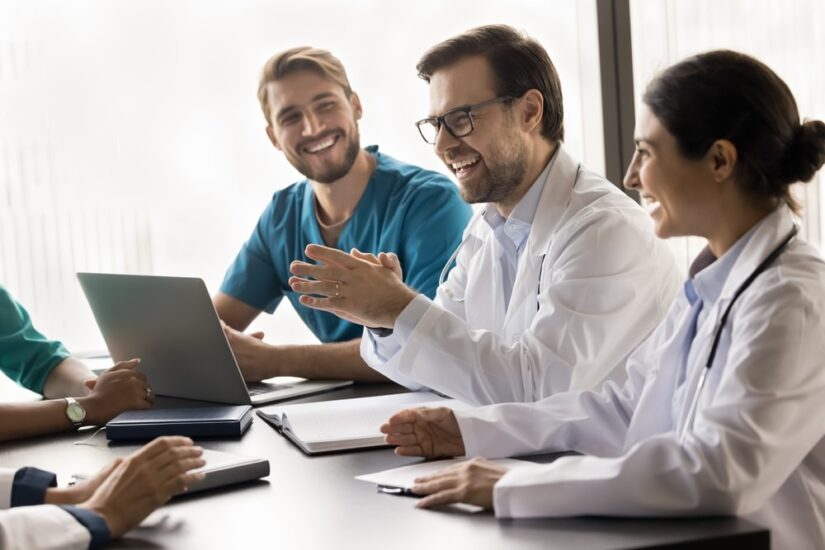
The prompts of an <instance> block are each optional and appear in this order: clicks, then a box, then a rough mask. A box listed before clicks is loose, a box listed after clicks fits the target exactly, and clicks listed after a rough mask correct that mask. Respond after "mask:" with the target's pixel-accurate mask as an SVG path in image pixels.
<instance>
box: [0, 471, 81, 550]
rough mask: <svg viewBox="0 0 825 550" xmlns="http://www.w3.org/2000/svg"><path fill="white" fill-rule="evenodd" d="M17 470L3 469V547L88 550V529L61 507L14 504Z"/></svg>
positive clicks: (0, 499) (0, 489) (0, 495)
mask: <svg viewBox="0 0 825 550" xmlns="http://www.w3.org/2000/svg"><path fill="white" fill-rule="evenodd" d="M15 472H16V470H10V469H6V468H0V548H2V549H3V550H51V549H58V548H59V549H61V550H85V549H87V548H88V547H89V543H90V542H91V540H92V537H91V535H90V534H89V531H88V530H87V529H86V528H85V527H84V526H83V525H81V524H80V523H78V521H77V520H76V519H75V518H74V517H73V516H72V515H71V514H69V513H68V512H66V511H64V510H63V509H61V508H60V507H58V506H53V505H47V504H44V505H40V506H21V507H19V508H12V509H10V510H7V508H9V506H10V505H11V489H12V482H13V481H14V474H15Z"/></svg>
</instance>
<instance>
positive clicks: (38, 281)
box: [0, 0, 603, 350]
mask: <svg viewBox="0 0 825 550" xmlns="http://www.w3.org/2000/svg"><path fill="white" fill-rule="evenodd" d="M487 23H508V24H511V25H514V26H516V27H518V28H521V29H524V30H526V31H527V32H528V33H529V34H531V35H532V36H534V37H535V38H537V39H539V40H540V41H541V42H542V43H543V44H544V46H545V47H546V48H547V49H548V51H549V53H550V55H551V57H552V58H553V60H554V62H555V63H556V65H557V69H558V71H559V73H560V75H561V79H562V83H563V91H564V96H565V111H566V115H567V116H566V130H567V143H568V146H569V147H570V149H571V150H572V151H573V152H574V154H576V155H579V156H581V157H582V158H583V159H584V161H585V162H586V163H587V164H589V165H590V166H591V167H593V168H594V169H596V170H598V171H603V144H602V135H601V134H602V128H601V98H600V92H599V85H600V84H599V74H598V44H597V39H596V21H595V3H594V2H593V1H592V0H586V1H576V0H553V1H547V0H544V1H541V0H518V1H512V2H507V3H504V2H500V1H489V0H475V1H470V0H451V1H449V2H444V1H434V0H419V1H417V2H388V1H385V0H350V1H347V2H341V1H332V0H329V1H322V0H308V1H302V2H282V1H267V2H264V1H229V0H226V1H218V0H196V1H195V0H192V1H183V0H119V1H117V2H112V1H108V0H85V1H71V2H69V1H64V0H60V1H41V0H20V1H6V2H2V1H0V284H5V285H6V286H7V287H8V288H9V289H10V290H11V291H12V292H14V293H16V294H17V296H18V297H19V298H20V299H21V301H22V302H23V303H24V304H25V305H26V306H28V307H29V309H30V310H31V313H32V315H33V317H34V318H35V319H36V322H37V324H38V326H39V327H40V328H41V329H42V330H44V331H45V332H47V333H48V334H49V335H52V336H54V337H57V338H60V339H63V340H64V341H65V342H67V343H68V344H69V346H70V347H71V348H72V349H75V350H86V349H96V348H97V349H101V348H102V347H103V342H102V339H101V338H100V336H99V333H98V332H97V329H96V327H95V326H94V322H93V320H92V318H91V314H90V312H89V310H88V307H87V306H86V303H85V300H84V299H83V297H82V295H81V294H80V292H79V288H78V285H77V284H76V282H75V280H74V272H75V271H80V270H91V271H97V270H100V271H117V272H140V273H157V274H166V275H190V276H199V277H202V278H204V279H205V281H206V283H207V286H208V287H209V288H210V290H211V291H212V292H214V291H215V290H217V288H218V285H219V284H220V281H221V279H222V276H223V273H224V271H225V269H226V267H227V266H228V265H229V263H230V262H231V260H232V259H233V257H234V255H235V253H236V251H237V250H238V248H239V247H240V245H241V243H242V242H243V240H244V239H245V238H246V237H247V235H248V233H249V231H250V230H251V228H252V227H253V225H254V223H255V220H256V219H257V217H258V215H259V213H260V212H261V210H262V209H263V208H264V206H265V204H266V203H267V201H268V200H269V197H270V196H271V194H272V193H273V191H275V190H277V189H279V188H281V187H284V186H286V185H288V184H289V183H291V182H293V181H295V180H296V179H298V175H297V173H295V172H294V170H293V169H292V168H291V167H290V166H289V164H288V163H287V162H286V161H285V160H284V158H283V157H282V156H281V155H280V154H279V153H277V152H276V151H274V150H273V148H272V147H271V145H270V144H269V142H268V140H267V139H266V137H265V135H264V120H263V118H262V116H261V113H260V109H259V107H258V104H257V100H256V95H255V94H256V88H257V78H258V71H259V70H260V67H261V66H262V64H263V63H264V61H265V60H266V59H267V58H268V57H269V56H270V55H272V54H273V53H275V52H277V51H279V50H282V49H285V48H287V47H292V46H296V45H305V44H311V45H315V46H319V47H323V48H328V49H330V50H331V51H333V52H334V53H335V54H336V55H337V56H338V57H340V59H341V60H342V61H343V62H344V64H345V66H346V67H347V69H348V72H349V76H350V79H351V81H352V84H353V87H354V88H355V89H356V90H357V91H358V93H359V94H360V95H361V98H362V100H363V104H364V106H365V114H364V119H363V121H362V124H361V135H362V138H363V142H364V144H367V143H379V144H380V145H381V147H382V149H383V150H385V151H387V152H388V153H390V154H392V155H394V156H397V157H399V158H401V159H404V160H406V161H409V162H414V163H417V164H420V165H423V166H427V167H429V168H436V169H440V166H439V164H438V162H437V159H436V158H435V156H434V155H433V154H432V152H431V151H430V148H429V147H428V146H427V145H425V144H424V143H423V142H422V141H421V140H420V137H419V136H418V134H417V132H416V130H415V128H414V126H413V122H414V121H415V120H417V119H419V118H421V117H422V116H424V115H426V114H427V90H426V84H425V83H423V82H422V81H420V80H418V79H417V78H416V73H415V68H414V67H415V63H416V61H417V60H418V58H419V57H420V55H421V54H422V53H423V52H424V51H425V50H426V49H427V48H428V47H429V46H431V45H432V44H434V43H436V42H438V41H440V40H442V39H444V38H447V37H449V36H451V35H453V34H457V33H459V32H461V31H464V30H466V29H468V28H470V27H472V26H475V25H480V24H487ZM264 317H265V318H263V319H262V320H261V321H260V322H259V323H257V327H259V328H263V329H264V330H266V331H267V333H268V339H271V340H273V341H282V342H287V341H292V342H308V341H312V340H313V337H312V335H311V334H310V333H309V331H308V330H306V329H305V327H303V325H302V324H301V323H300V322H298V321H297V317H296V316H295V314H294V312H292V311H290V308H289V307H288V306H287V305H286V303H284V305H283V306H282V307H281V308H279V311H278V312H277V313H276V315H275V316H274V317H271V318H270V317H268V316H264Z"/></svg>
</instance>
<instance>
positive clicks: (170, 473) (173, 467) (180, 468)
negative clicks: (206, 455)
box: [157, 457, 206, 483]
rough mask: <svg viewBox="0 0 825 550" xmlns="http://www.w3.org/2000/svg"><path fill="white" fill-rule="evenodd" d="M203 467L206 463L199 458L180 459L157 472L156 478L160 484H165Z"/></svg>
mask: <svg viewBox="0 0 825 550" xmlns="http://www.w3.org/2000/svg"><path fill="white" fill-rule="evenodd" d="M205 465H206V461H205V460H204V459H203V458H201V457H191V458H181V459H179V460H175V461H174V462H170V463H169V464H167V465H166V466H164V467H162V468H161V469H160V470H157V476H158V479H159V480H160V481H161V483H166V482H167V481H169V480H170V479H174V478H176V477H179V476H180V475H181V474H183V473H186V472H188V471H189V470H195V469H197V468H203V467H204V466H205Z"/></svg>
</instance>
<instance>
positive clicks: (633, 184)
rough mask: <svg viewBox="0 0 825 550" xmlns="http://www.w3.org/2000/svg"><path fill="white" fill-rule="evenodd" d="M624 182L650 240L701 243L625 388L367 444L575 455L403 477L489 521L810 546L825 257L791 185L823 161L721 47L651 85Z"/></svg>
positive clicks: (756, 72) (393, 423) (820, 465)
mask: <svg viewBox="0 0 825 550" xmlns="http://www.w3.org/2000/svg"><path fill="white" fill-rule="evenodd" d="M635 141H636V153H635V155H634V157H633V161H632V163H631V165H630V167H629V169H628V172H627V176H626V178H625V185H626V186H627V187H630V188H632V189H636V190H638V191H639V192H640V194H641V196H642V199H643V200H644V201H645V203H646V205H647V207H648V211H649V213H650V216H651V217H652V218H653V220H654V223H655V225H656V231H657V234H658V235H659V236H660V237H672V236H677V235H697V236H701V237H704V238H706V239H707V241H708V247H707V248H706V249H705V250H704V251H703V252H702V253H701V254H699V256H698V257H697V258H696V260H695V262H694V264H693V266H692V268H691V277H690V278H689V279H688V281H687V282H686V283H685V285H684V289H683V292H682V293H680V295H679V296H678V297H677V299H676V301H675V303H674V304H673V306H672V307H671V310H670V312H669V314H668V316H667V317H666V319H665V320H664V321H663V322H662V324H661V325H660V326H659V327H658V328H657V329H656V330H655V331H654V333H653V334H652V335H651V336H650V337H649V338H648V339H647V340H646V341H645V342H644V343H643V344H642V345H641V346H640V347H639V348H638V349H637V350H636V351H635V352H634V353H633V354H632V355H631V356H630V358H629V359H628V362H627V374H628V379H627V382H626V383H625V384H624V386H622V387H620V386H618V385H616V384H613V383H610V382H608V383H606V384H605V385H604V386H603V387H602V388H601V390H600V391H582V392H568V393H563V394H558V395H554V396H552V397H549V398H547V399H545V400H543V401H540V402H538V403H535V404H502V405H493V406H489V407H484V408H480V409H475V410H471V411H466V412H457V413H452V412H451V411H450V410H449V409H415V410H407V411H402V412H400V413H398V414H397V415H395V416H393V417H392V418H391V419H390V420H389V421H388V422H387V424H385V425H384V426H382V431H384V433H386V434H387V442H388V443H390V444H394V445H397V446H398V449H397V452H398V454H402V455H423V456H428V457H437V456H458V455H465V454H466V455H468V456H482V457H486V458H495V457H502V456H513V455H521V454H527V453H534V452H540V451H563V450H575V451H578V452H580V453H583V454H585V455H588V456H570V457H563V458H560V459H558V460H557V461H555V462H554V463H552V464H544V465H538V464H537V465H529V466H525V467H520V468H515V469H512V470H510V471H507V470H504V469H501V468H498V467H496V466H495V465H493V464H490V463H489V462H486V461H484V460H474V461H471V462H469V463H465V464H464V465H461V466H459V467H456V468H453V469H450V470H445V471H442V472H439V473H437V474H434V475H432V476H429V477H427V478H422V479H420V480H418V482H417V484H416V486H415V487H413V490H414V491H415V492H417V493H419V494H422V495H430V496H428V497H426V498H424V499H423V500H421V501H420V502H419V506H422V507H429V506H434V505H439V504H444V503H449V502H470V503H474V504H478V505H482V506H485V507H488V508H493V509H494V510H495V513H496V515H497V516H498V517H535V516H550V517H561V516H575V515H584V514H595V515H615V516H680V515H709V514H725V515H727V514H731V515H741V516H745V517H747V518H749V519H751V520H752V521H754V522H756V523H759V524H762V525H765V526H767V527H769V528H770V529H771V531H772V540H773V542H774V545H775V547H777V548H795V549H797V548H823V547H825V439H824V438H823V436H825V422H823V414H824V413H825V364H824V363H825V262H823V260H822V259H821V257H820V255H819V253H818V252H817V251H816V250H815V249H814V248H813V247H811V246H810V245H808V244H806V243H805V242H804V241H803V240H802V239H801V238H800V237H799V236H797V234H796V233H797V230H796V225H795V222H794V220H793V213H794V211H795V210H796V209H797V207H796V203H795V202H794V201H793V198H792V197H791V195H790V190H789V186H790V185H791V184H792V183H794V182H798V181H799V182H806V181H809V180H810V179H811V178H812V177H813V176H814V175H815V173H816V171H817V170H818V169H819V168H820V167H821V166H822V164H823V162H825V124H823V123H822V122H821V121H808V122H805V123H804V124H801V123H800V119H799V114H798V110H797V106H796V103H795V101H794V99H793V96H792V95H791V93H790V90H789V89H788V87H787V86H786V85H785V83H784V82H782V80H781V79H780V78H779V77H778V76H777V75H776V74H775V73H774V72H773V71H771V70H770V69H769V68H768V67H766V66H765V65H763V64H762V63H760V62H759V61H757V60H755V59H753V58H750V57H748V56H745V55H742V54H738V53H735V52H731V51H716V52H709V53H706V54H702V55H698V56H695V57H692V58H689V59H687V60H685V61H682V62H681V63H678V64H677V65H674V66H673V67H671V68H669V69H668V70H666V71H664V72H663V73H662V74H661V75H659V76H658V77H656V78H655V79H654V80H653V81H652V82H651V83H650V84H649V86H648V88H647V91H646V93H645V95H644V106H643V109H642V110H641V112H640V116H639V121H638V124H637V128H636V138H635Z"/></svg>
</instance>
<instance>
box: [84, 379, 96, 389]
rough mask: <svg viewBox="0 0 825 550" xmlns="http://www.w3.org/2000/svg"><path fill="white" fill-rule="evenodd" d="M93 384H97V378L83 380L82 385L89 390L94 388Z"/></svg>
mask: <svg viewBox="0 0 825 550" xmlns="http://www.w3.org/2000/svg"><path fill="white" fill-rule="evenodd" d="M95 384H97V378H89V379H88V380H84V381H83V385H84V386H86V387H87V388H88V389H90V390H93V389H95Z"/></svg>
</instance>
